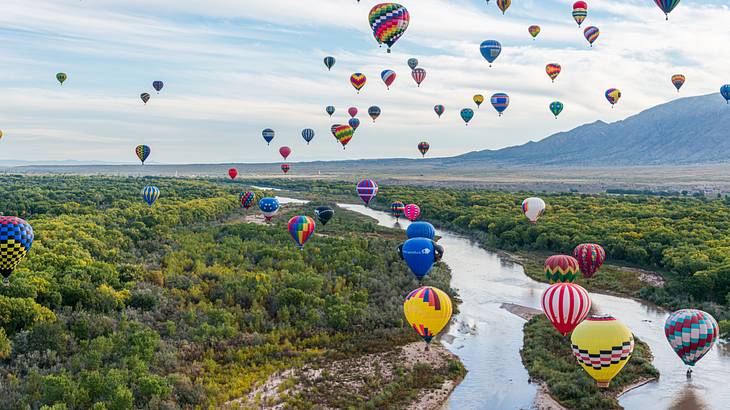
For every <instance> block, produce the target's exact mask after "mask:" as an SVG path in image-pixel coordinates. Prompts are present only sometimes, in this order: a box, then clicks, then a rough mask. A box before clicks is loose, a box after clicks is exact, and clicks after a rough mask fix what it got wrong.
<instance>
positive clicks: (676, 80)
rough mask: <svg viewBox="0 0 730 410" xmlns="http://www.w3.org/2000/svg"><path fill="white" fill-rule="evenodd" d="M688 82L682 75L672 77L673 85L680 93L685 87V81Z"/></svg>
mask: <svg viewBox="0 0 730 410" xmlns="http://www.w3.org/2000/svg"><path fill="white" fill-rule="evenodd" d="M685 80H686V77H685V76H684V75H682V74H674V75H673V76H672V84H674V87H675V88H676V89H677V91H679V89H680V88H682V86H683V85H684V81H685Z"/></svg>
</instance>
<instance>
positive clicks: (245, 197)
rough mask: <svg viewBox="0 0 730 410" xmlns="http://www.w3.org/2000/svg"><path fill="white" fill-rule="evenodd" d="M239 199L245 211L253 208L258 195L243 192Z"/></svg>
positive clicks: (251, 192)
mask: <svg viewBox="0 0 730 410" xmlns="http://www.w3.org/2000/svg"><path fill="white" fill-rule="evenodd" d="M238 199H239V201H240V202H241V207H242V208H244V209H248V208H251V206H252V205H253V203H254V201H255V200H256V193H255V192H253V191H247V192H243V193H241V195H240V196H239V198H238Z"/></svg>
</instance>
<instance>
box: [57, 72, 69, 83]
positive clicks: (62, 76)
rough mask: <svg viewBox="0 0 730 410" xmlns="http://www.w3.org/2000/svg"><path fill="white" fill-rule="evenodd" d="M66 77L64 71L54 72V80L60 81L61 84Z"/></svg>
mask: <svg viewBox="0 0 730 410" xmlns="http://www.w3.org/2000/svg"><path fill="white" fill-rule="evenodd" d="M67 78H68V76H67V75H66V73H58V74H56V80H58V82H59V83H61V85H63V82H64V81H66V79H67Z"/></svg>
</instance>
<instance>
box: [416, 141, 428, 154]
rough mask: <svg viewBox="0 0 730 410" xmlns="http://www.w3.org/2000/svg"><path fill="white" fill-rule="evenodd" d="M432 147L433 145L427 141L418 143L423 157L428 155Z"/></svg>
mask: <svg viewBox="0 0 730 410" xmlns="http://www.w3.org/2000/svg"><path fill="white" fill-rule="evenodd" d="M430 148H431V145H429V143H428V142H426V141H421V142H419V143H418V151H419V152H420V153H421V156H422V157H425V156H426V153H427V152H428V150H429V149H430Z"/></svg>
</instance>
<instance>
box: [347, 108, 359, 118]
mask: <svg viewBox="0 0 730 410" xmlns="http://www.w3.org/2000/svg"><path fill="white" fill-rule="evenodd" d="M347 113H348V114H350V117H352V118H355V116H356V115H357V108H356V107H350V108H348V109H347Z"/></svg>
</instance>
